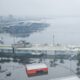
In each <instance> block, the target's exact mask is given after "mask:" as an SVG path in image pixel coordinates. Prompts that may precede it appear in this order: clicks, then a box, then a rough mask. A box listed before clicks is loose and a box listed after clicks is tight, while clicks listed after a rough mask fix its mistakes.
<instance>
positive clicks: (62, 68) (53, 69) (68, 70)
mask: <svg viewBox="0 0 80 80" xmlns="http://www.w3.org/2000/svg"><path fill="white" fill-rule="evenodd" d="M36 61H37V60H36ZM43 63H45V64H46V65H47V66H48V69H49V70H48V74H46V75H38V76H33V77H28V76H27V74H26V70H25V66H24V65H22V64H19V63H14V62H9V63H2V64H0V65H1V66H2V69H3V70H5V71H4V72H0V80H51V79H54V80H55V79H56V78H62V77H70V76H77V75H76V72H77V71H76V69H77V61H76V60H72V61H70V60H64V63H60V60H58V61H56V65H55V66H54V65H53V66H50V60H49V59H47V60H45V61H43ZM8 73H11V75H10V76H7V75H6V74H8Z"/></svg>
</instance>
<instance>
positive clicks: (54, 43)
mask: <svg viewBox="0 0 80 80" xmlns="http://www.w3.org/2000/svg"><path fill="white" fill-rule="evenodd" d="M54 38H55V36H54V33H53V46H54V44H55V41H54Z"/></svg>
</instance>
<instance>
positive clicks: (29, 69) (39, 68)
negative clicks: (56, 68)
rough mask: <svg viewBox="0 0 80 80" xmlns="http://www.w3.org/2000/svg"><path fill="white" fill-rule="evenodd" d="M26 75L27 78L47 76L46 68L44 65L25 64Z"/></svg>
mask: <svg viewBox="0 0 80 80" xmlns="http://www.w3.org/2000/svg"><path fill="white" fill-rule="evenodd" d="M26 73H27V75H28V76H34V75H41V74H48V67H47V65H46V64H44V63H34V64H27V65H26Z"/></svg>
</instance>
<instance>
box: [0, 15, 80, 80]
mask: <svg viewBox="0 0 80 80" xmlns="http://www.w3.org/2000/svg"><path fill="white" fill-rule="evenodd" d="M43 20H44V22H46V23H49V24H50V26H49V27H47V28H45V30H43V31H41V32H35V33H33V34H31V35H30V36H29V37H24V38H21V37H20V38H17V37H12V36H11V35H10V34H5V33H4V34H0V38H2V39H3V41H4V43H5V44H12V43H14V42H17V41H19V40H26V41H27V42H31V43H41V44H42V43H48V44H49V43H53V34H54V43H59V44H78V45H79V44H80V37H79V36H80V17H57V18H54V19H46V20H45V19H43ZM44 63H45V64H47V66H48V68H49V72H48V75H41V76H34V77H28V76H27V74H26V71H25V67H24V65H22V64H19V63H13V62H9V63H0V65H2V66H3V67H2V68H3V69H4V70H5V72H3V73H1V72H0V80H55V79H56V78H61V77H69V76H74V75H75V76H77V75H76V73H77V70H76V69H77V61H76V60H72V61H70V60H64V63H60V61H59V60H58V61H57V62H56V63H57V65H56V66H55V67H54V66H53V67H50V63H49V60H46V61H45V62H44ZM7 72H11V73H12V74H11V76H6V74H7Z"/></svg>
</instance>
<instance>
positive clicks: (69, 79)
mask: <svg viewBox="0 0 80 80" xmlns="http://www.w3.org/2000/svg"><path fill="white" fill-rule="evenodd" d="M50 80H80V78H78V77H77V76H71V77H66V78H59V79H50Z"/></svg>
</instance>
